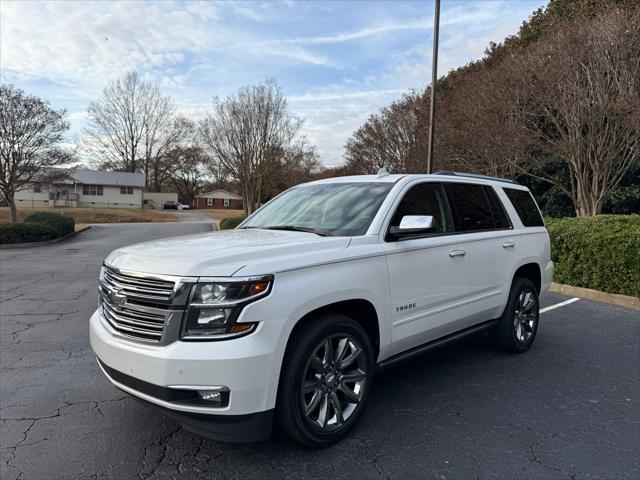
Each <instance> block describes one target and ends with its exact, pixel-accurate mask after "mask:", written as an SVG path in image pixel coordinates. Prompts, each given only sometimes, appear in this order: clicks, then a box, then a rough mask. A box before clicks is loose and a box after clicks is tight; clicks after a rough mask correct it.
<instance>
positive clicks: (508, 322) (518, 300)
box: [490, 277, 540, 353]
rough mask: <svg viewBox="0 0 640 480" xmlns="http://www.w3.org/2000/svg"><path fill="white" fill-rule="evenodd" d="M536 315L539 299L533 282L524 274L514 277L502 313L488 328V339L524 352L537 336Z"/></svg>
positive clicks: (515, 351)
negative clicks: (498, 319)
mask: <svg viewBox="0 0 640 480" xmlns="http://www.w3.org/2000/svg"><path fill="white" fill-rule="evenodd" d="M539 319H540V301H539V299H538V291H537V289H536V287H535V285H534V284H533V283H532V282H531V281H530V280H528V279H526V278H520V277H516V278H514V279H513V283H512V285H511V290H510V292H509V299H508V301H507V306H506V307H505V309H504V313H503V314H502V317H500V321H499V323H498V325H497V326H496V327H495V329H493V330H492V331H491V332H490V336H491V340H492V341H493V343H494V345H496V346H497V347H498V348H501V349H503V350H506V351H508V352H514V353H523V352H526V351H527V350H529V348H531V345H532V344H533V341H534V340H535V338H536V333H537V332H538V323H539Z"/></svg>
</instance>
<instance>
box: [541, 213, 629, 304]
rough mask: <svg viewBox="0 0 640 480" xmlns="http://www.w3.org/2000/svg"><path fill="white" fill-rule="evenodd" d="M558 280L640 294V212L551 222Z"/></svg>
mask: <svg viewBox="0 0 640 480" xmlns="http://www.w3.org/2000/svg"><path fill="white" fill-rule="evenodd" d="M547 227H548V228H549V234H550V236H551V255H552V258H553V261H554V262H555V276H554V280H555V281H556V282H559V283H564V284H568V285H574V286H576V287H585V288H593V289H595V290H600V291H603V292H609V293H620V294H623V295H631V296H634V297H640V215H598V216H596V217H592V218H561V219H550V220H548V221H547Z"/></svg>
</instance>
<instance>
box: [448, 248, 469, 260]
mask: <svg viewBox="0 0 640 480" xmlns="http://www.w3.org/2000/svg"><path fill="white" fill-rule="evenodd" d="M466 254H467V251H466V250H451V251H450V252H449V256H450V257H451V258H453V257H464V256H465V255H466Z"/></svg>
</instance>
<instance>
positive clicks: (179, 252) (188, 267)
mask: <svg viewBox="0 0 640 480" xmlns="http://www.w3.org/2000/svg"><path fill="white" fill-rule="evenodd" d="M349 242H350V237H319V236H318V235H316V234H314V233H305V232H289V231H282V230H257V229H243V230H225V231H221V232H212V233H204V234H196V235H186V236H182V237H172V238H165V239H162V240H154V241H151V242H144V243H136V244H134V245H129V246H127V247H123V248H119V249H118V250H115V251H113V252H112V253H111V254H110V255H109V256H108V257H107V259H106V260H105V263H106V264H107V265H108V266H110V267H115V268H118V269H122V270H130V271H133V272H140V273H155V274H164V275H178V276H185V277H187V276H202V277H205V276H206V277H218V276H219V277H226V276H231V275H233V274H234V273H235V272H237V271H238V270H240V269H241V268H243V267H244V266H246V265H250V264H251V262H256V263H262V262H264V260H267V259H269V260H276V259H281V260H282V264H285V263H286V264H287V266H288V267H289V268H290V267H291V265H292V263H293V264H295V262H296V258H300V259H301V257H308V256H309V255H311V256H315V255H314V254H316V255H320V256H325V255H326V253H327V251H330V250H339V249H344V248H346V247H347V246H348V245H349ZM285 260H287V261H285ZM300 261H302V260H300ZM278 263H280V262H278ZM262 273H264V274H267V273H275V272H262Z"/></svg>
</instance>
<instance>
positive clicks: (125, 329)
mask: <svg viewBox="0 0 640 480" xmlns="http://www.w3.org/2000/svg"><path fill="white" fill-rule="evenodd" d="M190 286H191V283H190V281H189V280H188V279H186V281H185V279H180V278H175V279H174V278H172V277H164V276H163V277H162V278H160V276H153V275H146V274H135V273H131V272H126V273H123V272H121V271H119V270H116V269H113V268H110V267H104V268H103V270H102V274H101V276H100V305H101V311H102V316H103V318H104V319H105V320H106V322H107V323H108V324H109V326H110V327H111V328H112V329H113V330H114V331H115V333H117V334H118V335H121V336H124V337H127V338H129V339H132V340H137V341H142V342H147V343H162V344H166V343H169V342H170V341H173V340H175V339H176V338H177V335H178V330H177V329H178V328H179V324H180V322H181V320H182V314H183V312H184V308H185V304H186V299H187V297H188V293H189V289H190Z"/></svg>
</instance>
